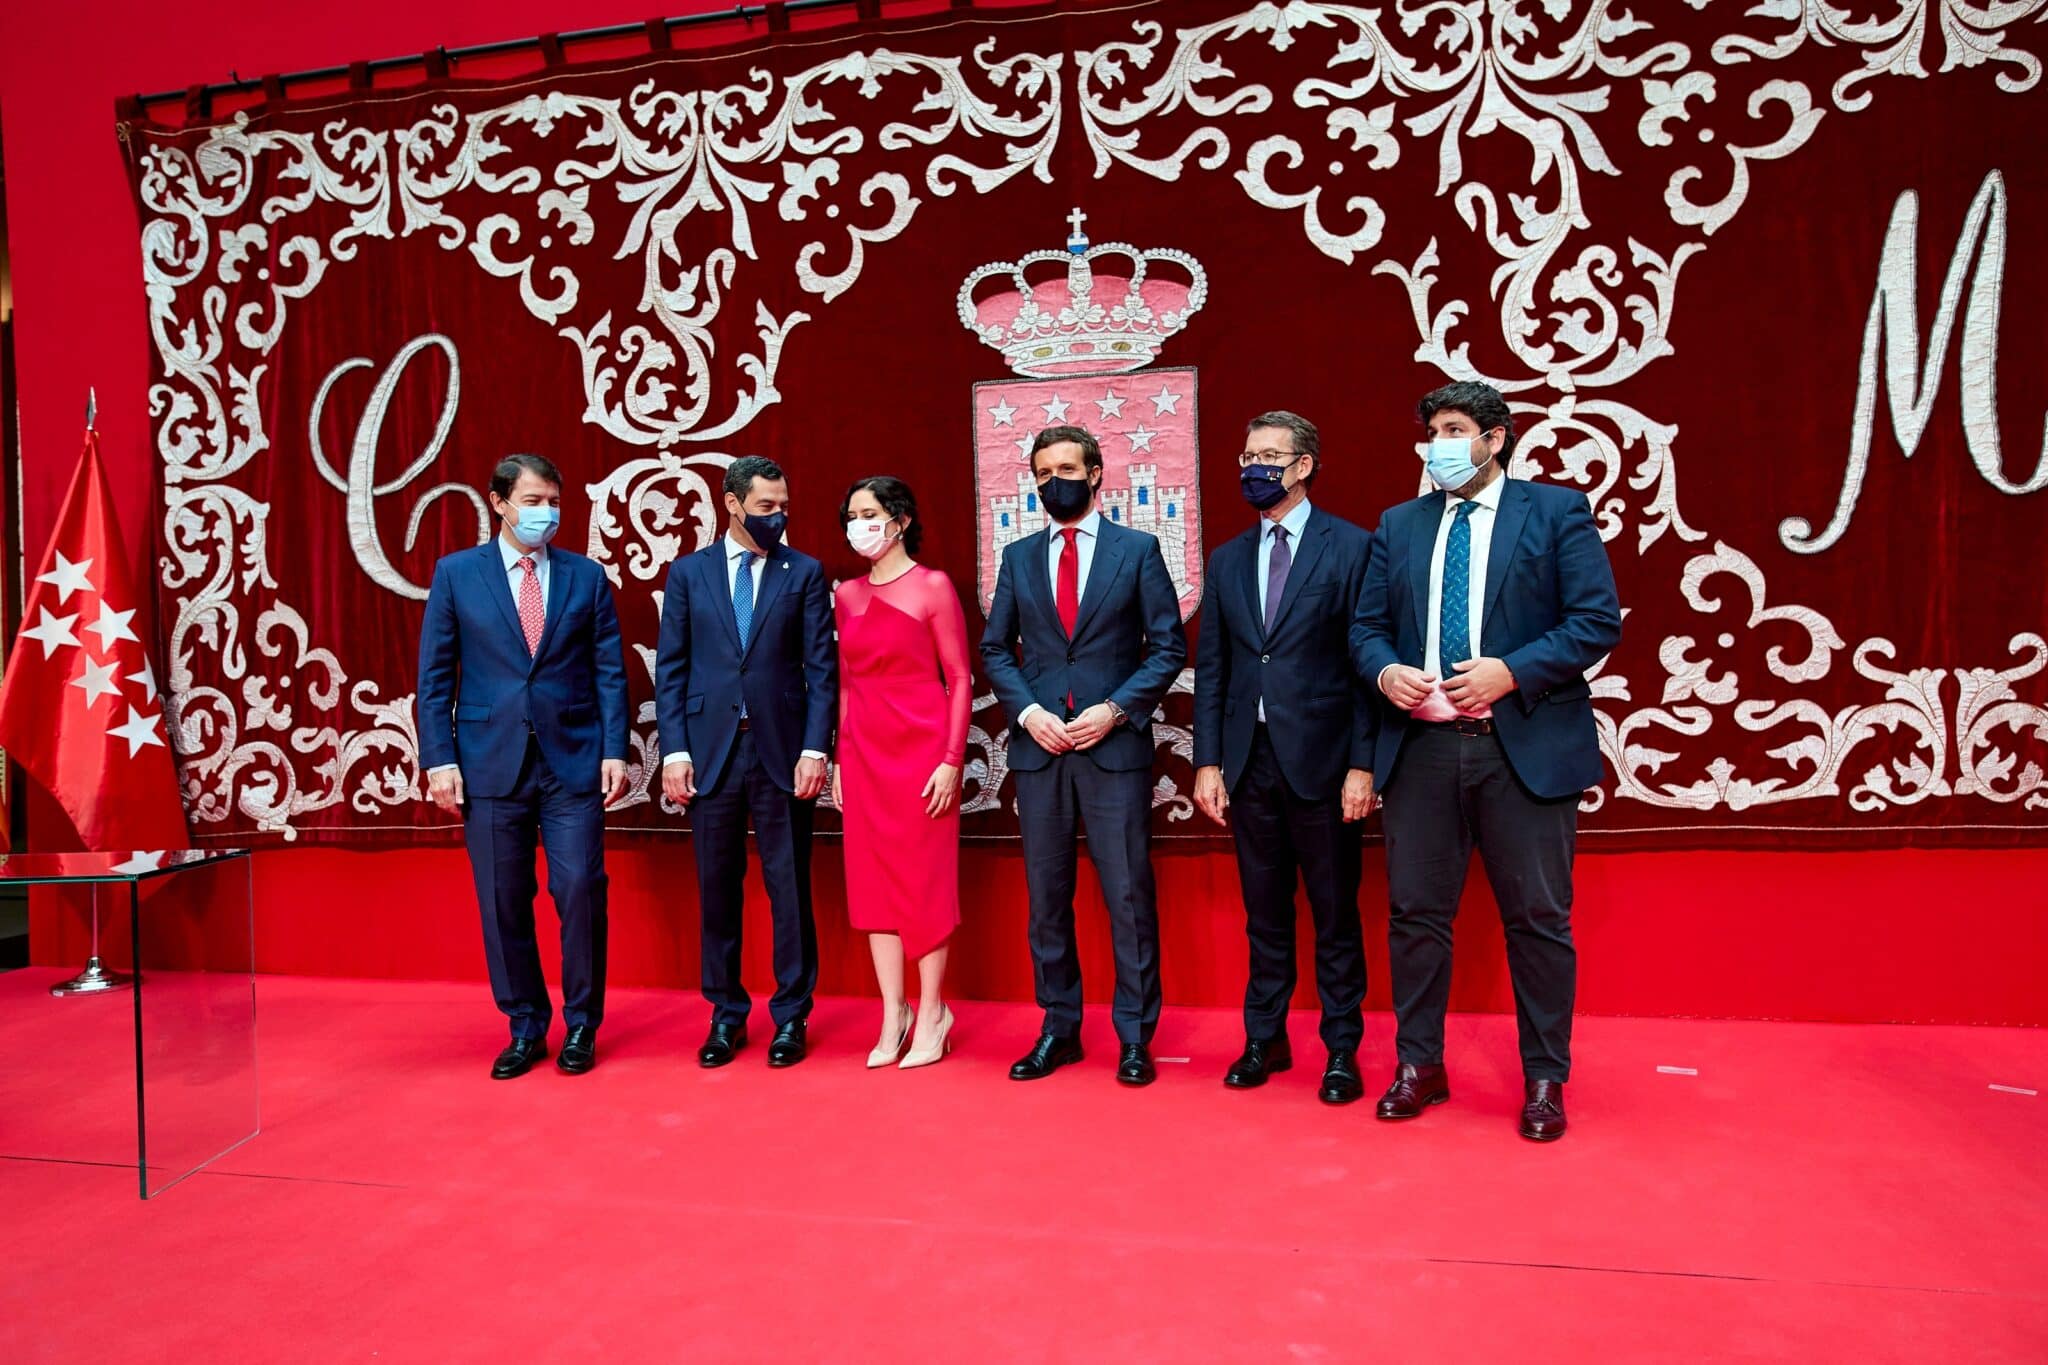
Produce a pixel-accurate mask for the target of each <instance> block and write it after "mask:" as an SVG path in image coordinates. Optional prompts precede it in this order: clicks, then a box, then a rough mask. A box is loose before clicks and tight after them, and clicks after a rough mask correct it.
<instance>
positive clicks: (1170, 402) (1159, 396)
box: [1152, 384, 1180, 417]
mask: <svg viewBox="0 0 2048 1365" xmlns="http://www.w3.org/2000/svg"><path fill="white" fill-rule="evenodd" d="M1178 402H1180V395H1179V394H1177V393H1175V392H1174V391H1173V390H1172V389H1170V388H1168V387H1167V386H1166V385H1164V384H1161V385H1160V386H1159V392H1157V393H1155V394H1153V395H1152V415H1153V416H1154V417H1159V416H1162V415H1164V414H1166V413H1169V412H1170V413H1173V414H1174V415H1175V416H1179V412H1180V410H1179V409H1178V408H1176V407H1175V406H1174V405H1175V404H1176V403H1178Z"/></svg>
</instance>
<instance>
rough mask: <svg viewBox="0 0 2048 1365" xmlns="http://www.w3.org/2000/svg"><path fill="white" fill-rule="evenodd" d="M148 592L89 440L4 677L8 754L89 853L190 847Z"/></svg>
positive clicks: (2, 740) (0, 694)
mask: <svg viewBox="0 0 2048 1365" xmlns="http://www.w3.org/2000/svg"><path fill="white" fill-rule="evenodd" d="M141 587H142V584H141V581H140V580H139V579H137V578H136V577H135V576H134V575H132V574H131V573H130V572H129V569H128V556H127V552H126V550H125V548H124V546H123V543H122V540H121V531H120V527H119V526H118V525H116V523H115V520H114V502H113V498H112V497H111V495H110V494H109V493H108V490H107V480H106V472H105V470H103V469H102V468H101V467H100V451H99V436H98V434H97V433H96V432H92V431H88V432H87V433H86V436H85V451H84V453H83V454H81V455H80V456H79V461H78V473H77V474H75V475H74V476H73V477H72V480H71V491H70V492H69V493H67V494H66V495H65V497H64V509H63V511H62V512H61V513H60V514H59V515H58V519H57V529H56V532H55V534H54V535H52V536H51V538H50V547H49V549H48V551H47V552H46V553H45V556H44V559H43V568H42V572H41V573H40V574H38V575H37V576H36V579H35V582H34V583H33V584H31V585H30V591H29V595H28V604H27V607H26V608H25V610H24V611H23V613H22V623H21V631H20V633H19V634H18V635H17V636H16V637H15V641H14V649H13V652H12V653H10V654H9V655H8V657H7V667H6V672H5V675H4V677H0V747H4V748H5V749H6V750H7V752H8V753H10V754H12V755H13V756H14V758H15V760H16V761H17V762H19V763H20V764H21V766H22V768H23V770H24V771H26V772H27V773H28V775H29V776H30V777H32V778H34V779H35V780H36V782H38V783H40V784H41V785H42V786H43V788H44V789H45V790H47V791H48V792H49V793H50V794H51V795H52V796H54V797H56V798H57V803H58V804H59V805H60V806H62V807H63V808H64V810H65V812H66V813H67V814H68V815H70V817H71V823H72V825H73V826H74V827H75V828H76V829H77V831H78V836H79V839H80V841H81V842H82V844H83V846H84V847H85V848H87V849H93V850H102V851H106V850H119V849H137V848H183V847H185V846H186V844H187V842H188V839H187V836H186V832H185V812H184V805H183V803H182V802H181V801H180V799H179V796H178V777H177V770H176V767H175V765H174V763H173V761H172V757H171V749H170V743H169V735H168V732H167V730H166V726H165V719H164V699H163V695H162V691H161V686H160V684H159V682H158V675H157V671H156V668H155V665H154V664H153V663H152V661H151V659H150V651H149V647H148V644H147V637H148V636H150V635H152V634H153V633H154V632H153V631H151V630H150V628H149V618H148V616H147V615H146V614H144V613H143V611H142V608H143V605H144V602H145V598H144V595H143V593H142V591H141ZM138 621H139V622H140V624H139V625H138Z"/></svg>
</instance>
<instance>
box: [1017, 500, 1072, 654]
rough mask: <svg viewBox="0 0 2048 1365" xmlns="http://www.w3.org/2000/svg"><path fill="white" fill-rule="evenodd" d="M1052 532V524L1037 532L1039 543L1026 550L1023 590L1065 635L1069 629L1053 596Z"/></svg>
mask: <svg viewBox="0 0 2048 1365" xmlns="http://www.w3.org/2000/svg"><path fill="white" fill-rule="evenodd" d="M1052 532H1053V528H1052V527H1050V526H1048V527H1047V528H1046V529H1045V530H1043V531H1039V532H1037V533H1036V534H1037V536H1038V544H1036V545H1033V546H1030V547H1029V548H1027V549H1026V550H1025V552H1024V554H1023V556H1022V560H1023V563H1024V564H1025V566H1026V568H1025V571H1024V577H1025V579H1026V580H1028V581H1027V582H1026V583H1025V584H1024V586H1023V589H1022V590H1023V591H1024V592H1026V593H1028V594H1030V597H1031V601H1032V602H1033V604H1035V605H1036V606H1037V608H1038V611H1039V612H1040V614H1042V615H1043V616H1044V617H1045V619H1046V620H1047V621H1050V622H1051V623H1052V628H1053V629H1054V630H1056V631H1058V632H1059V633H1060V634H1062V635H1064V634H1066V633H1067V630H1066V627H1065V626H1062V625H1061V624H1060V611H1059V604H1058V603H1056V602H1054V601H1053V598H1052V587H1051V583H1052V557H1053V553H1054V550H1053V546H1054V542H1053V538H1052Z"/></svg>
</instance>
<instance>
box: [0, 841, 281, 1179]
mask: <svg viewBox="0 0 2048 1365" xmlns="http://www.w3.org/2000/svg"><path fill="white" fill-rule="evenodd" d="M250 879H251V859H250V857H249V853H248V850H246V849H180V850H174V851H169V852H147V853H12V854H4V855H0V880H4V881H7V882H12V883H14V884H16V885H26V886H39V887H51V888H55V889H56V891H57V894H58V895H59V896H60V897H61V898H62V901H63V904H64V908H65V912H66V913H67V914H72V913H78V914H82V915H89V917H90V919H91V932H92V956H91V959H90V960H89V961H88V963H87V965H86V969H85V971H83V972H81V973H80V974H79V975H78V976H76V977H73V978H72V979H71V980H69V981H65V982H62V983H60V984H58V985H56V986H54V987H52V988H51V994H52V995H55V996H60V997H64V999H63V1000H61V1001H52V1002H51V1007H52V1008H53V1009H55V1010H59V1011H68V1010H77V1011H79V1014H78V1016H76V1017H75V1018H72V1019H69V1020H67V1021H66V1022H67V1023H68V1024H70V1025H72V1026H73V1027H68V1028H66V1030H65V1031H66V1032H67V1033H70V1034H73V1035H74V1036H79V1035H91V1034H104V1035H105V1037H106V1041H107V1042H108V1045H109V1046H110V1047H111V1046H113V1045H114V1040H115V1037H116V1029H117V1024H116V1022H115V1020H114V1019H113V1018H112V1017H111V1015H110V1014H109V1013H107V1012H108V1011H115V1012H120V1011H122V1005H123V1004H124V1003H127V1004H130V1005H131V1006H132V1015H133V1029H132V1037H131V1038H129V1039H125V1040H122V1041H126V1042H128V1043H130V1044H131V1045H132V1056H133V1059H134V1068H135V1078H134V1079H135V1149H134V1161H135V1168H136V1174H137V1180H138V1183H139V1186H140V1190H141V1195H142V1197H143V1198H144V1199H148V1198H151V1197H152V1196H155V1195H158V1194H162V1193H163V1192H164V1191H165V1190H167V1189H169V1188H170V1187H171V1186H173V1185H175V1184H177V1183H178V1182H179V1181H180V1180H183V1179H184V1178H185V1177H186V1176H188V1175H191V1174H192V1173H193V1172H195V1171H197V1170H200V1169H202V1168H203V1167H205V1166H206V1165H208V1164H209V1163H211V1162H213V1161H215V1160H217V1159H219V1158H220V1157H222V1156H224V1155H226V1154H227V1153H228V1152H230V1151H232V1150H234V1149H235V1148H236V1147H239V1146H241V1145H242V1144H243V1143H244V1142H247V1141H248V1140H249V1139H250V1138H252V1137H254V1136H256V1133H257V1131H258V1128H259V1114H258V1108H257V1080H256V960H255V948H256V937H255V919H254V897H253V895H252V887H251V880H250ZM120 964H125V965H126V968H127V970H126V971H125V972H123V971H118V970H115V969H114V968H115V966H118V965H120ZM124 993H125V994H128V995H130V997H131V1000H130V1001H128V1002H123V1001H121V1000H119V999H106V998H104V997H106V996H109V995H116V996H118V995H119V994H124ZM121 1031H122V1032H125V1031H126V1030H121ZM96 1079H97V1078H96V1077H94V1076H91V1075H86V1074H79V1075H77V1076H76V1077H74V1078H72V1079H71V1080H70V1082H69V1083H70V1084H71V1085H72V1087H73V1088H74V1089H79V1088H82V1087H85V1086H89V1085H92V1084H93V1083H94V1082H95V1081H96ZM59 1102H61V1101H59ZM83 1140H86V1141H90V1140H91V1135H90V1134H87V1135H86V1136H85V1138H84V1139H83Z"/></svg>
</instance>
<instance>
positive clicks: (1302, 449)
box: [1244, 408, 1323, 483]
mask: <svg viewBox="0 0 2048 1365" xmlns="http://www.w3.org/2000/svg"><path fill="white" fill-rule="evenodd" d="M1260 427H1273V428H1275V429H1277V430H1280V431H1284V432H1286V433H1287V434H1288V435H1289V436H1291V437H1293V438H1294V453H1295V454H1297V455H1312V456H1314V457H1315V461H1316V462H1315V467H1314V468H1312V469H1310V470H1309V472H1308V478H1307V479H1306V480H1304V482H1306V483H1314V482H1315V481H1316V475H1318V474H1320V473H1322V472H1323V438H1322V436H1321V435H1319V434H1318V433H1317V431H1316V424H1315V423H1314V422H1311V421H1309V420H1308V418H1306V417H1303V416H1302V415H1301V414H1300V413H1298V412H1289V411H1287V409H1285V408H1275V409H1273V411H1271V412H1262V413H1260V414H1259V415H1258V416H1257V417H1254V418H1252V420H1251V421H1250V422H1248V423H1246V424H1245V429H1244V430H1245V435H1247V436H1249V435H1251V433H1253V432H1255V431H1257V430H1258V429H1259V428H1260Z"/></svg>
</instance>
